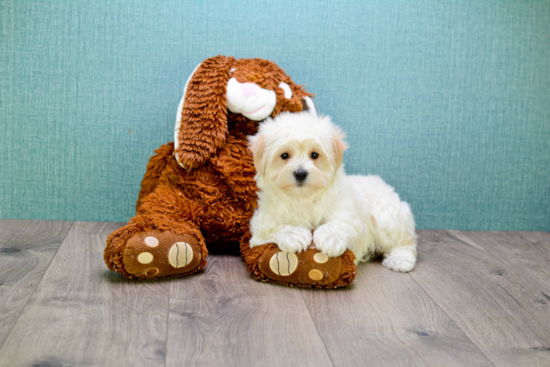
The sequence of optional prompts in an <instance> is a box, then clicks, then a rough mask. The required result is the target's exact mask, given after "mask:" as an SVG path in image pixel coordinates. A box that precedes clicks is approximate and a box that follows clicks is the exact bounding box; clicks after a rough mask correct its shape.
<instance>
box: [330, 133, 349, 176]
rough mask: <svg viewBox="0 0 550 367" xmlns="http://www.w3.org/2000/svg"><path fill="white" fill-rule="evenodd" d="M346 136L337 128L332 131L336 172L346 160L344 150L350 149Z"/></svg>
mask: <svg viewBox="0 0 550 367" xmlns="http://www.w3.org/2000/svg"><path fill="white" fill-rule="evenodd" d="M345 138H346V134H344V132H342V130H340V129H339V128H337V127H334V130H333V131H332V151H333V152H334V164H335V167H334V168H335V171H337V170H338V169H339V168H340V166H342V161H343V160H344V150H346V149H348V148H349V147H348V145H347V143H346V141H345Z"/></svg>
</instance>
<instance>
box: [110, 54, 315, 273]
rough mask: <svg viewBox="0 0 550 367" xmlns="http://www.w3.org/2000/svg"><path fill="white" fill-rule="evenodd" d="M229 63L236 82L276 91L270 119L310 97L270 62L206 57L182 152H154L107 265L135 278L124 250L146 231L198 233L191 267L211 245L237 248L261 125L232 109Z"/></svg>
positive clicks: (183, 130)
mask: <svg viewBox="0 0 550 367" xmlns="http://www.w3.org/2000/svg"><path fill="white" fill-rule="evenodd" d="M231 68H237V70H236V71H235V73H233V74H232V76H233V77H235V78H236V79H237V80H238V81H239V82H241V83H244V82H253V83H256V84H257V85H259V86H260V87H262V88H265V89H271V90H274V91H275V94H276V96H277V104H276V106H275V108H274V110H273V112H272V113H271V117H274V116H276V115H277V114H279V113H281V112H286V111H290V112H298V111H301V110H302V99H303V98H305V97H309V96H311V94H309V93H307V92H306V91H305V90H303V89H302V87H301V86H298V85H296V84H294V83H293V82H292V80H291V79H290V77H288V76H287V75H286V74H285V73H284V71H283V70H282V69H280V68H279V67H278V66H277V65H276V64H274V63H273V62H271V61H266V60H262V59H242V60H236V59H234V58H232V57H224V56H217V57H213V58H210V59H207V60H205V61H204V62H203V63H202V64H201V65H200V66H199V67H198V69H197V70H196V72H195V73H194V74H193V77H192V78H191V80H190V81H189V85H188V90H187V94H186V98H185V104H184V105H183V109H182V115H181V117H182V124H181V126H180V130H179V132H178V143H179V144H177V149H176V150H175V151H174V144H172V143H168V144H166V145H163V146H161V147H160V148H159V149H157V150H156V151H155V153H156V154H155V155H154V156H152V157H151V159H150V160H149V163H148V165H147V172H146V173H145V176H144V178H143V181H142V184H141V191H140V194H139V198H138V201H137V204H136V209H137V215H136V216H135V217H134V218H132V219H131V220H130V222H129V223H128V224H127V225H125V226H123V227H122V228H120V229H118V230H117V231H115V232H113V233H112V234H111V235H110V236H109V238H108V240H107V247H106V249H105V254H104V257H105V262H106V264H107V266H108V267H109V268H110V269H112V270H114V271H117V272H119V273H121V274H122V275H124V276H126V277H129V278H132V277H133V276H132V275H131V274H129V273H128V272H127V271H126V270H125V268H124V261H123V254H124V250H125V246H126V242H127V241H128V239H129V238H130V237H132V236H133V235H134V234H136V233H138V232H142V231H150V230H160V231H170V232H172V233H174V234H189V235H192V236H194V237H195V238H196V239H197V240H198V241H199V243H200V244H201V246H202V260H201V263H200V265H199V266H198V267H197V268H196V269H194V270H193V271H192V272H194V271H198V270H200V269H202V268H204V266H205V265H206V260H205V257H206V255H207V254H208V250H210V252H215V253H238V252H239V243H240V240H241V238H242V236H243V234H244V233H245V228H246V227H247V225H248V222H249V220H250V218H251V216H252V213H253V211H254V209H255V208H256V200H257V195H256V192H257V187H256V183H255V181H254V175H255V169H254V164H253V159H252V154H251V153H250V151H249V150H248V148H247V140H246V136H247V135H252V134H255V133H256V131H257V127H258V124H259V122H257V121H252V120H249V119H247V118H246V117H244V116H243V115H240V114H234V113H231V112H228V110H227V106H226V102H225V91H226V85H227V81H228V79H229V75H230V70H231ZM281 81H284V82H285V83H287V84H288V85H289V86H290V88H291V90H292V92H293V96H292V98H290V99H286V98H284V91H283V90H281V89H280V88H278V85H279V83H280V82H281ZM176 154H177V157H178V158H179V161H180V162H179V163H180V164H181V165H180V164H178V161H177V160H176V157H175V155H176ZM182 167H184V168H182ZM207 246H208V250H207ZM181 275H186V274H179V276H181Z"/></svg>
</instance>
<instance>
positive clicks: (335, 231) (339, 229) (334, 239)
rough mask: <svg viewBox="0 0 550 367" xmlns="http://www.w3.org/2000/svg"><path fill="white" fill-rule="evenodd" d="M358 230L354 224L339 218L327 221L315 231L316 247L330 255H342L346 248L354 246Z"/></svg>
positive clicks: (314, 240)
mask: <svg viewBox="0 0 550 367" xmlns="http://www.w3.org/2000/svg"><path fill="white" fill-rule="evenodd" d="M355 236H357V232H356V231H355V230H354V229H353V227H352V226H350V225H348V224H346V223H344V222H341V221H337V220H332V221H330V222H327V223H325V224H323V225H322V226H320V227H319V228H317V229H316V230H315V232H314V233H313V242H315V247H316V248H317V249H318V250H319V251H321V252H322V253H324V254H325V255H327V256H328V257H336V256H340V255H342V254H343V253H344V251H346V249H350V250H351V249H352V248H353V238H354V237H355Z"/></svg>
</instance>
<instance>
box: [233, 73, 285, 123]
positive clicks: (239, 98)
mask: <svg viewBox="0 0 550 367" xmlns="http://www.w3.org/2000/svg"><path fill="white" fill-rule="evenodd" d="M226 96H227V108H228V109H229V111H231V112H233V113H240V114H242V115H243V116H245V117H247V118H249V119H250V120H252V121H261V120H263V119H265V118H266V117H268V116H269V115H270V114H271V112H273V109H274V108H275V105H276V104H277V96H276V95H275V92H274V91H272V90H267V89H263V88H260V87H259V86H258V85H256V84H254V83H239V82H238V81H237V79H235V78H231V79H229V82H228V83H227V94H226Z"/></svg>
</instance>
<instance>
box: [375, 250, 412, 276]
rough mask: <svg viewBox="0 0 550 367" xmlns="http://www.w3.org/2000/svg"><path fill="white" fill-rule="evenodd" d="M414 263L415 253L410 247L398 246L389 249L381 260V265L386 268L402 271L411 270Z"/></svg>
mask: <svg viewBox="0 0 550 367" xmlns="http://www.w3.org/2000/svg"><path fill="white" fill-rule="evenodd" d="M415 264H416V255H415V253H414V252H413V251H412V250H410V249H406V248H400V247H398V248H394V249H393V250H391V252H390V253H389V254H388V255H386V257H385V258H384V260H383V261H382V265H383V266H385V267H386V268H388V269H390V270H393V271H399V272H402V273H406V272H409V271H411V270H413V268H414V265H415Z"/></svg>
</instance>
